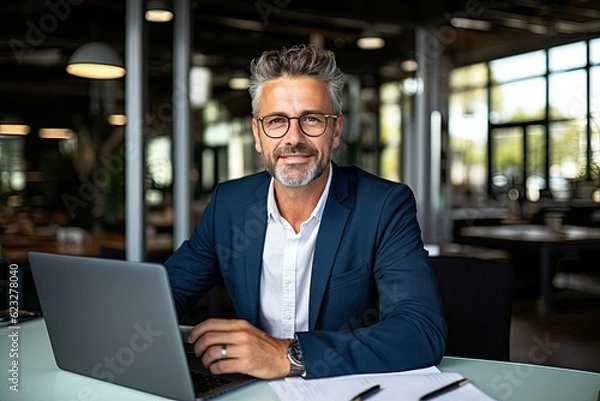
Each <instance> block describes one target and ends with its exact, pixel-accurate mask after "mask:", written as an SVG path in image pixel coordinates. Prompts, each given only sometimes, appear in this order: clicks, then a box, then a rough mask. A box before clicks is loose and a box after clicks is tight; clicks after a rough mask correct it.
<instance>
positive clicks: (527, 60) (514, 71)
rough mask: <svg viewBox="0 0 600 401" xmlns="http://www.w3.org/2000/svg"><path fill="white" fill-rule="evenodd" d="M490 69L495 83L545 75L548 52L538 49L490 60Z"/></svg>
mask: <svg viewBox="0 0 600 401" xmlns="http://www.w3.org/2000/svg"><path fill="white" fill-rule="evenodd" d="M490 71H491V78H492V82H494V83H503V82H508V81H514V80H517V79H523V78H530V77H535V76H538V75H543V74H544V73H545V72H546V52H544V51H543V50H538V51H535V52H531V53H525V54H519V55H518V56H511V57H506V58H502V59H498V60H493V61H490Z"/></svg>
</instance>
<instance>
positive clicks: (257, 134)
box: [252, 118, 262, 153]
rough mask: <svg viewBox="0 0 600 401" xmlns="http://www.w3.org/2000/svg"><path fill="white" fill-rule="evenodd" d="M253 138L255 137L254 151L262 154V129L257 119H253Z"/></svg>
mask: <svg viewBox="0 0 600 401" xmlns="http://www.w3.org/2000/svg"><path fill="white" fill-rule="evenodd" d="M252 136H253V137H254V149H256V151H257V152H258V153H262V145H261V143H260V127H259V125H258V120H257V119H256V118H253V119H252Z"/></svg>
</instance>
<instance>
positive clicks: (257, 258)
mask: <svg viewBox="0 0 600 401" xmlns="http://www.w3.org/2000/svg"><path fill="white" fill-rule="evenodd" d="M269 182H270V181H268V180H267V182H266V184H265V185H261V186H260V188H259V189H258V190H257V191H256V192H255V193H256V195H257V198H258V200H257V201H256V202H255V203H251V204H249V205H248V206H246V211H245V220H244V232H246V234H247V236H248V237H247V238H248V240H249V246H248V247H247V248H246V252H245V271H246V283H247V288H248V301H249V302H247V306H248V308H249V313H250V321H251V323H252V324H254V325H258V312H259V304H260V272H261V270H262V255H263V247H264V244H265V236H266V231H267V193H268V188H269Z"/></svg>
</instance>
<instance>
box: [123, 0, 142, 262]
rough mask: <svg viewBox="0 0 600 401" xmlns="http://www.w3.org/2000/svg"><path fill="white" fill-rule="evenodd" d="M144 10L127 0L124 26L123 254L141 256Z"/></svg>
mask: <svg viewBox="0 0 600 401" xmlns="http://www.w3.org/2000/svg"><path fill="white" fill-rule="evenodd" d="M143 15H144V9H143V4H142V1H141V0H127V5H126V18H127V19H126V21H127V23H126V28H125V68H126V70H127V75H126V76H125V115H126V116H127V119H128V123H127V124H126V125H125V187H126V191H125V245H126V247H125V256H126V258H127V260H131V261H142V260H144V256H145V231H146V230H145V210H146V208H145V199H144V141H143V137H144V84H143V78H144V57H143V53H144V52H143V49H144V45H143V43H144V21H143Z"/></svg>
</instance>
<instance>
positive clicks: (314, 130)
mask: <svg viewBox="0 0 600 401" xmlns="http://www.w3.org/2000/svg"><path fill="white" fill-rule="evenodd" d="M330 118H333V119H336V118H338V115H337V114H320V113H307V114H302V115H301V116H300V117H288V116H284V115H281V114H270V115H268V116H264V117H257V118H256V119H257V120H258V121H260V123H261V125H262V128H263V131H265V134H266V135H267V136H268V137H269V138H273V139H278V138H282V137H283V136H285V134H287V132H288V131H289V130H290V120H298V124H299V125H300V130H301V131H302V132H303V133H304V135H306V136H310V137H313V138H314V137H317V136H321V135H323V133H324V132H325V130H326V129H327V122H328V121H329V119H330Z"/></svg>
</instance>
